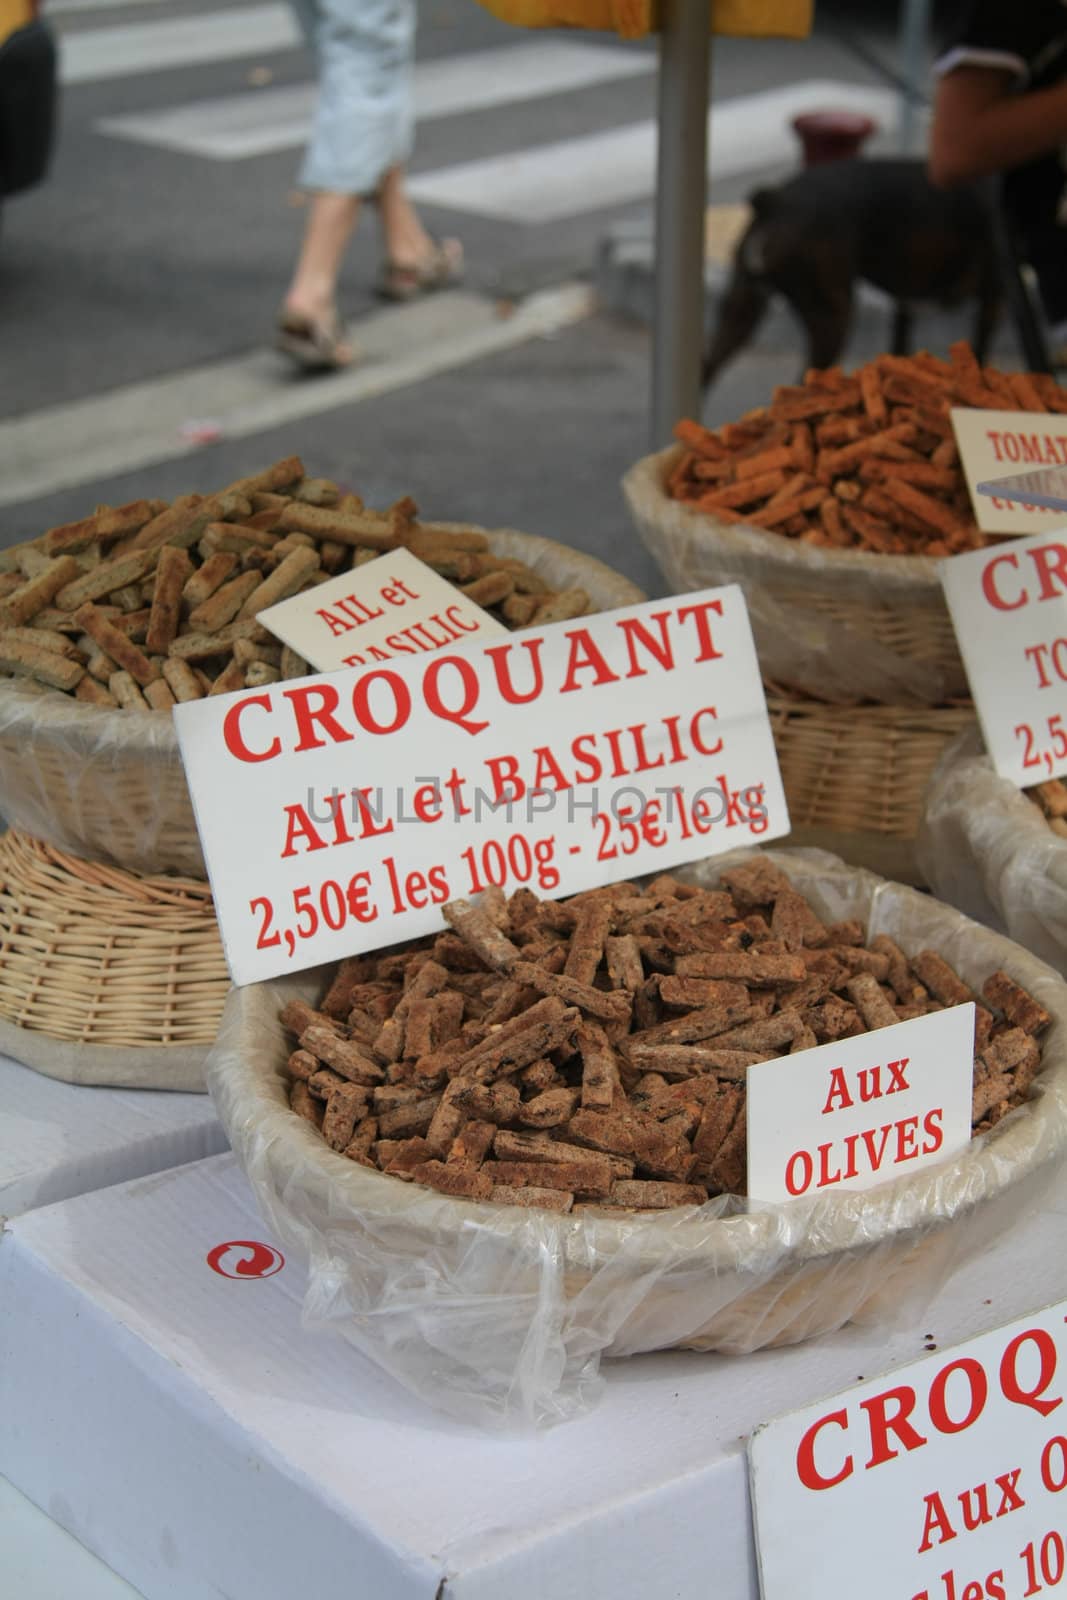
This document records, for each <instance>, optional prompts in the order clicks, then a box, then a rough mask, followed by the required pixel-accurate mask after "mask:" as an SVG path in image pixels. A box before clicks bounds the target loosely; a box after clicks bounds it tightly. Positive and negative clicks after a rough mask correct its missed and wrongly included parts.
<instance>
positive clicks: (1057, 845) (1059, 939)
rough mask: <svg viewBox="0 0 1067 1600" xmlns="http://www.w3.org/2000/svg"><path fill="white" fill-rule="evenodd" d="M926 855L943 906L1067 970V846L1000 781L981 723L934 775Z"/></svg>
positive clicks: (923, 843)
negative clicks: (1002, 932) (945, 903)
mask: <svg viewBox="0 0 1067 1600" xmlns="http://www.w3.org/2000/svg"><path fill="white" fill-rule="evenodd" d="M918 854H919V861H920V865H921V866H922V869H923V872H924V873H925V874H926V878H927V880H928V882H929V884H930V886H931V888H932V889H933V891H934V893H935V894H937V895H939V896H940V897H941V899H943V900H947V901H949V902H950V904H952V905H954V906H959V907H960V909H961V910H962V911H965V912H966V913H967V915H968V916H972V917H976V918H978V920H979V921H981V922H986V923H988V924H990V926H992V927H995V928H1000V929H1003V930H1005V931H1006V932H1007V933H1009V934H1010V935H1011V937H1012V938H1013V939H1017V940H1018V941H1019V943H1020V944H1023V945H1025V946H1026V948H1027V949H1028V950H1032V951H1034V953H1035V954H1036V955H1039V956H1041V957H1042V959H1043V960H1045V961H1047V962H1049V963H1050V965H1051V966H1054V967H1055V968H1056V969H1057V971H1059V972H1065V971H1067V839H1062V838H1060V836H1059V834H1056V833H1053V831H1052V829H1051V828H1050V827H1049V825H1048V823H1047V822H1046V821H1045V818H1044V816H1043V815H1042V813H1041V811H1040V810H1039V809H1038V807H1037V806H1035V805H1034V803H1033V802H1032V801H1031V800H1028V799H1027V798H1026V796H1025V795H1024V794H1023V793H1022V792H1021V791H1020V790H1019V789H1017V788H1016V787H1015V785H1014V784H1013V783H1011V782H1009V780H1008V779H1007V778H1002V777H1000V775H999V774H998V773H997V771H996V769H995V768H994V766H993V763H992V761H991V760H990V759H989V757H988V756H987V755H986V753H985V747H984V746H983V744H982V738H981V734H980V733H979V730H978V726H977V724H974V725H972V727H971V728H969V729H967V730H965V731H964V732H963V733H961V734H960V735H959V736H958V737H957V738H956V739H954V740H953V741H952V743H951V744H950V745H949V746H948V747H947V749H946V750H945V752H944V754H943V755H942V757H941V759H940V761H939V762H938V764H937V766H936V767H935V768H934V770H933V772H932V773H931V776H930V781H929V783H928V785H927V789H926V794H925V796H924V800H923V818H922V826H921V828H920V830H919V842H918Z"/></svg>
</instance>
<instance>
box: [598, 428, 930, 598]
mask: <svg viewBox="0 0 1067 1600" xmlns="http://www.w3.org/2000/svg"><path fill="white" fill-rule="evenodd" d="M684 453H685V446H684V445H682V444H672V445H669V446H668V447H667V448H666V449H665V450H656V451H653V452H652V454H651V455H647V456H642V457H641V459H640V460H639V461H636V462H635V463H634V465H633V466H632V467H631V468H630V470H629V472H627V473H626V476H625V477H624V478H623V485H624V486H626V485H627V483H628V482H629V481H630V480H631V479H632V478H637V477H643V476H644V475H645V474H649V473H651V474H653V475H654V477H655V480H656V486H657V489H658V491H659V496H660V499H661V501H662V502H663V504H664V505H670V506H676V507H678V509H679V510H680V511H682V512H683V513H684V514H685V515H686V516H687V517H688V518H690V519H691V521H692V524H693V526H694V529H695V531H696V532H698V533H704V534H707V535H710V536H713V537H714V538H715V539H717V540H718V541H720V542H721V543H722V544H724V545H725V546H726V548H727V549H730V550H736V551H737V552H738V553H743V552H745V551H748V552H750V553H751V552H753V551H754V550H755V551H758V552H759V554H760V555H763V556H766V558H767V561H768V564H770V565H772V566H774V567H777V568H780V569H781V570H782V571H783V572H786V573H790V572H797V571H802V572H810V571H812V570H814V569H815V558H816V557H817V559H818V565H819V567H820V568H821V567H825V568H826V569H828V571H827V576H828V577H831V578H832V574H833V572H834V571H835V569H836V570H837V571H840V572H848V573H850V574H854V573H862V574H867V575H869V576H871V577H875V576H878V575H880V576H881V577H882V578H885V577H886V576H887V575H888V576H889V577H891V578H892V579H893V580H895V581H896V582H897V583H906V582H908V581H909V580H910V581H911V582H912V583H913V584H914V585H915V586H917V587H920V588H923V589H931V590H940V588H941V579H940V576H939V575H938V571H937V565H938V558H937V557H936V556H894V555H879V554H877V553H875V552H873V551H868V550H836V549H833V548H826V547H824V546H822V545H820V546H819V547H818V549H817V551H812V550H811V549H810V547H809V546H808V545H801V544H798V543H797V542H796V541H794V540H792V539H787V538H785V537H784V536H783V535H782V534H779V533H772V532H771V530H770V529H769V528H760V527H758V526H757V525H756V524H755V523H747V522H746V523H726V522H720V521H719V519H718V518H717V517H716V516H714V515H713V514H712V513H711V512H709V511H698V510H696V508H695V507H693V506H691V505H689V504H688V503H687V502H686V501H684V500H675V499H672V497H671V496H670V495H668V494H667V493H665V491H664V489H663V482H664V479H665V477H666V474H667V470H668V468H670V467H672V466H674V464H675V463H676V462H677V461H679V460H681V457H682V456H683V454H684Z"/></svg>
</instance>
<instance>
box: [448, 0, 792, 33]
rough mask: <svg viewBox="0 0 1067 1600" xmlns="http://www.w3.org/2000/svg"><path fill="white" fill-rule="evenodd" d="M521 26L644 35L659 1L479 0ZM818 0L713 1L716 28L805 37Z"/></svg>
mask: <svg viewBox="0 0 1067 1600" xmlns="http://www.w3.org/2000/svg"><path fill="white" fill-rule="evenodd" d="M479 4H480V5H483V6H484V7H485V9H486V10H487V11H491V12H492V13H493V15H494V16H495V17H499V18H500V19H501V21H502V22H510V23H513V24H514V25H515V27H517V28H598V29H601V30H604V31H610V32H614V33H618V34H621V36H622V37H623V38H624V39H640V38H642V37H643V36H644V35H645V34H648V33H655V32H656V31H657V30H658V28H659V25H660V7H659V3H658V0H479ZM813 10H814V0H711V15H710V24H711V32H712V33H722V34H733V35H735V36H739V37H749V38H758V37H777V38H790V39H802V38H804V36H805V35H806V34H808V33H810V32H811V22H812V13H813Z"/></svg>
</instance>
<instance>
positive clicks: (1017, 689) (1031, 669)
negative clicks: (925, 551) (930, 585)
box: [939, 512, 1067, 788]
mask: <svg viewBox="0 0 1067 1600" xmlns="http://www.w3.org/2000/svg"><path fill="white" fill-rule="evenodd" d="M1059 516H1060V521H1061V531H1060V532H1058V533H1055V534H1038V535H1036V536H1035V537H1033V538H1030V539H1018V540H1014V541H1013V542H1012V544H1011V545H1010V546H994V547H993V548H992V549H988V550H971V551H968V552H967V553H966V554H965V555H961V556H952V557H950V558H949V559H948V560H947V561H942V562H941V563H940V564H939V565H940V572H941V584H942V587H943V589H944V591H945V599H946V601H947V602H948V608H949V611H950V613H951V616H952V622H953V626H954V627H955V630H956V638H957V639H958V641H959V646H960V654H961V655H962V656H963V664H964V666H965V667H966V669H967V677H968V679H969V680H970V685H971V692H972V693H973V695H974V703H975V709H976V711H977V712H978V720H979V721H980V722H981V724H982V733H983V735H984V737H985V744H986V749H987V750H988V751H989V754H990V756H991V757H992V759H993V765H994V766H995V767H996V769H997V771H998V772H999V773H1000V774H1001V776H1002V777H1004V778H1010V779H1011V781H1012V782H1013V783H1017V784H1018V785H1019V787H1020V788H1027V787H1029V786H1030V785H1031V784H1035V783H1041V782H1042V781H1043V780H1044V779H1046V778H1058V777H1061V776H1062V775H1063V774H1064V773H1067V530H1065V529H1063V528H1062V518H1063V513H1062V512H1061V513H1059Z"/></svg>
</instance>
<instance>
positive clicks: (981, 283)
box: [703, 158, 1000, 388]
mask: <svg viewBox="0 0 1067 1600" xmlns="http://www.w3.org/2000/svg"><path fill="white" fill-rule="evenodd" d="M749 203H750V204H751V206H752V208H753V211H754V212H755V216H754V217H753V219H752V222H751V223H750V224H749V226H748V228H747V230H746V231H745V233H744V234H743V236H742V238H741V240H740V242H739V243H738V246H737V250H736V252H735V255H734V265H733V275H732V277H731V280H730V283H729V286H728V288H727V291H726V295H725V297H724V299H723V302H722V305H721V307H720V310H719V321H718V326H717V328H716V330H715V333H714V334H713V336H712V338H711V341H710V343H709V345H708V349H707V354H706V356H705V358H704V368H703V381H704V386H705V388H706V387H707V385H708V384H709V383H711V381H712V379H713V378H715V377H716V375H717V374H718V372H719V371H720V369H721V368H722V367H723V366H724V365H725V364H726V362H727V361H729V360H730V358H731V357H732V356H734V355H736V354H737V352H738V350H740V349H742V347H743V346H744V345H745V344H747V342H748V340H749V339H750V338H751V336H752V334H753V333H754V331H755V329H756V327H757V325H758V323H759V322H760V320H761V318H762V317H763V314H764V312H765V311H766V309H767V307H768V305H769V304H770V302H771V299H772V297H773V295H775V294H780V295H783V296H784V297H785V299H786V300H787V301H788V302H789V304H790V305H791V306H792V308H793V310H794V311H795V312H796V315H797V316H798V317H799V318H800V321H801V322H802V323H803V324H804V328H805V331H806V333H807V339H808V352H807V363H806V364H807V365H808V366H809V367H831V366H833V365H834V364H835V363H836V362H837V360H838V359H839V357H840V355H841V351H842V350H843V348H844V345H845V341H846V339H847V337H848V329H849V322H850V319H851V314H852V292H853V285H854V283H855V281H856V279H857V278H862V279H864V280H865V281H866V282H867V283H872V284H874V285H875V287H876V288H879V289H882V290H884V291H885V292H886V293H887V294H889V295H892V297H893V299H894V300H895V301H896V310H895V314H894V319H893V338H892V344H893V353H894V354H895V355H907V353H908V350H909V347H910V335H911V317H912V307H913V306H914V305H915V304H916V303H917V302H920V301H934V302H936V303H937V304H939V305H943V306H952V305H958V304H960V303H961V302H963V301H965V300H968V299H972V298H974V299H977V302H978V304H977V314H976V320H975V330H974V341H973V342H974V351H975V354H976V355H977V357H978V359H979V361H982V360H984V357H985V352H986V349H987V347H988V344H989V339H990V336H991V334H992V332H993V328H994V326H995V324H996V319H997V314H998V312H999V309H1000V276H999V272H998V266H997V254H996V246H995V242H994V233H993V226H992V220H991V217H990V215H989V211H988V208H987V203H986V201H985V200H984V199H983V198H982V196H981V195H980V194H979V193H978V192H976V191H975V190H973V189H969V188H960V189H952V190H941V189H935V188H934V187H933V185H932V184H931V182H930V180H929V179H928V178H927V176H926V167H925V164H924V163H923V162H921V161H882V160H865V159H860V158H857V159H856V160H852V161H833V162H828V163H827V164H826V165H824V166H816V167H810V168H808V169H806V170H805V171H804V172H802V173H800V174H799V176H797V177H795V178H791V179H790V180H789V181H788V182H787V183H783V184H782V185H781V186H780V187H779V188H777V189H758V190H757V191H756V192H755V193H754V194H753V195H750V197H749Z"/></svg>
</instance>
